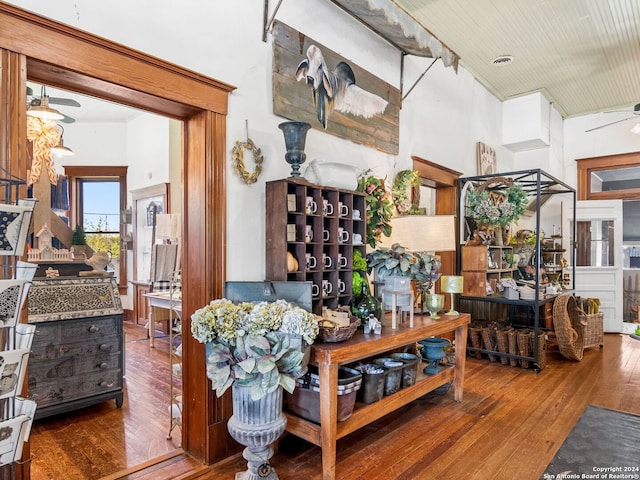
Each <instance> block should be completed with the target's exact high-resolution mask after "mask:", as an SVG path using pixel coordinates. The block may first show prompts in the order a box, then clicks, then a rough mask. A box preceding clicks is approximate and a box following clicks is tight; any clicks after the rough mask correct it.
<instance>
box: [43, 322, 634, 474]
mask: <svg viewBox="0 0 640 480" xmlns="http://www.w3.org/2000/svg"><path fill="white" fill-rule="evenodd" d="M128 340H130V339H129V338H128ZM165 342H166V341H165ZM135 343H136V346H135V347H134V346H133V345H132V346H131V348H127V354H128V355H127V357H128V358H127V395H126V396H125V403H124V405H123V408H122V409H121V411H120V412H118V410H117V409H115V407H114V405H113V402H105V403H104V404H101V405H99V406H96V407H95V408H93V407H92V408H90V409H86V410H88V411H87V412H86V416H87V418H84V416H85V412H83V413H82V415H80V414H76V415H73V416H70V417H69V419H67V420H64V419H63V418H58V419H56V420H49V421H47V420H44V421H42V422H36V425H35V426H34V436H33V437H32V447H31V448H32V451H33V452H34V453H36V455H37V457H36V459H35V460H34V461H33V466H32V469H31V470H32V478H33V479H34V480H41V479H56V480H57V479H76V478H77V479H85V478H86V479H92V478H100V476H105V478H106V479H109V480H111V479H117V478H127V479H149V480H169V479H185V480H186V479H192V478H198V479H200V480H213V479H215V480H221V479H233V478H234V476H235V473H236V472H238V471H243V470H244V469H245V460H244V459H243V458H242V456H241V455H237V456H235V457H232V458H230V459H226V460H225V461H223V462H220V463H219V464H216V465H212V466H209V467H206V466H202V465H199V464H198V463H197V462H196V461H195V460H194V459H191V458H190V457H188V456H186V455H180V456H177V457H172V456H171V458H168V459H167V460H166V461H165V462H163V463H162V464H160V465H156V466H153V467H149V468H147V469H144V470H142V471H135V472H133V471H132V472H128V471H126V470H125V471H121V472H119V473H118V474H115V475H108V474H109V473H113V472H115V471H117V470H123V469H126V468H130V467H132V466H133V465H137V464H138V463H141V462H138V461H137V459H140V458H143V457H144V456H145V454H146V455H148V456H147V459H149V458H151V457H152V456H156V457H157V456H159V455H162V454H164V453H169V452H171V451H173V449H175V448H176V447H177V440H176V439H174V441H173V442H167V441H166V440H165V437H166V433H167V428H168V423H167V422H168V412H167V402H168V401H167V400H165V399H164V398H168V393H167V395H166V397H163V398H162V399H160V398H158V400H157V401H153V400H149V399H153V398H155V397H153V396H151V395H149V397H147V400H143V399H142V398H144V397H141V396H140V395H143V394H142V393H134V391H135V392H137V390H136V389H134V387H133V385H131V382H132V381H133V379H134V377H135V376H136V375H141V376H145V375H144V371H145V370H146V369H160V368H162V367H161V366H162V365H166V367H164V368H166V369H167V370H166V372H165V373H166V374H165V373H163V374H162V375H160V376H159V377H160V378H159V380H158V382H159V383H158V384H157V385H156V387H154V388H155V389H157V390H158V391H160V388H162V387H161V386H160V385H161V383H162V382H166V381H167V380H168V361H166V350H165V351H164V355H165V357H164V359H159V358H160V357H161V354H162V352H163V347H162V346H159V343H156V345H157V348H156V350H153V349H149V348H148V342H144V341H139V342H135ZM136 347H140V348H139V350H140V352H141V353H140V360H138V361H134V359H133V357H134V355H136V354H135V353H133V352H134V348H136ZM164 348H165V349H166V348H167V347H166V345H165V346H164ZM547 358H548V361H547V366H546V368H545V369H544V370H543V371H542V372H541V373H540V374H536V373H534V372H533V371H532V370H523V369H521V368H516V367H511V366H508V365H502V364H500V363H499V362H497V363H490V362H489V361H488V360H476V359H473V358H467V368H466V377H465V394H464V401H463V402H462V403H456V402H455V401H454V400H453V394H452V392H447V393H440V394H435V393H432V394H429V395H427V396H425V397H423V398H421V399H419V400H417V401H415V402H413V403H411V404H410V405H408V406H407V407H406V408H404V409H401V410H400V411H397V412H394V413H392V414H390V415H387V416H386V417H384V418H382V419H380V420H379V421H377V422H375V423H373V424H371V425H368V426H366V427H364V428H362V429H360V430H359V431H357V432H354V433H353V434H351V435H349V436H347V437H345V438H344V439H342V440H340V441H339V442H338V457H337V460H338V462H337V478H338V479H341V480H343V479H346V480H352V479H354V480H356V479H364V478H366V479H367V480H393V479H402V480H413V479H418V480H421V479H425V480H426V479H442V480H450V479H456V480H465V479H474V480H488V479H491V480H494V479H495V480H502V479H504V480H507V479H509V480H512V479H516V478H517V479H522V480H528V479H532V480H533V479H538V478H540V476H541V475H542V473H543V472H544V468H545V467H546V465H547V464H548V463H549V462H550V461H551V459H552V458H553V456H554V455H555V453H556V451H557V450H558V449H559V448H560V445H561V444H562V442H563V441H564V439H565V438H566V436H567V435H568V434H569V432H570V431H571V429H572V427H573V425H574V424H575V422H576V421H577V419H578V418H579V417H580V415H581V413H582V411H583V410H584V408H585V407H586V406H587V405H588V404H594V405H600V406H603V407H607V408H613V409H618V410H624V411H628V412H631V413H636V414H640V388H639V387H640V341H636V340H633V339H631V338H630V337H629V336H628V335H617V334H607V335H605V347H604V348H603V349H595V348H591V349H588V350H586V351H585V355H584V359H583V360H582V361H581V362H571V361H568V360H565V359H564V358H563V357H561V356H560V354H559V353H558V352H549V353H548V355H547ZM155 360H158V361H159V362H160V363H159V364H158V365H159V366H158V367H154V366H153V365H154V361H155ZM132 363H135V366H132ZM136 370H138V371H136ZM134 396H135V397H134ZM114 413H115V414H114ZM154 415H158V416H162V418H163V421H158V420H157V419H155V418H153V417H154ZM164 419H166V422H165V421H164ZM58 422H60V424H58ZM44 423H48V424H49V425H48V426H49V427H51V428H45V425H44ZM53 423H55V424H56V425H55V428H56V429H57V430H54V429H53V426H52V425H51V424H53ZM78 424H84V425H80V426H78ZM156 424H157V425H156ZM76 429H80V430H81V433H80V434H78V438H77V439H76V440H72V439H71V438H72V435H69V432H70V431H73V430H76ZM36 432H37V433H36ZM176 435H178V433H176ZM143 445H144V446H145V448H144V449H143V450H144V451H145V453H141V452H140V451H139V452H137V453H133V452H132V451H129V448H132V449H136V448H140V447H141V446H143ZM88 459H91V460H92V462H93V463H94V464H96V466H90V465H89V464H90V462H88ZM134 459H135V460H134ZM143 461H144V460H143ZM272 463H273V465H274V467H275V468H276V469H277V471H278V474H279V476H280V479H281V480H288V479H295V478H305V479H307V480H317V479H320V478H322V467H321V451H320V449H319V448H318V447H315V446H313V445H311V444H309V443H307V442H305V441H303V440H301V439H299V438H297V437H295V436H292V435H285V436H284V437H283V439H282V440H281V442H280V446H279V450H278V453H277V454H276V455H275V456H274V457H273V459H272ZM107 475H108V476H107Z"/></svg>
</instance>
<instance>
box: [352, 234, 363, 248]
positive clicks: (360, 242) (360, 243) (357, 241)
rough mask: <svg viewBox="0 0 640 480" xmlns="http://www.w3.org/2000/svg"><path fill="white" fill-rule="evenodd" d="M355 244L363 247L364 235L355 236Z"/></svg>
mask: <svg viewBox="0 0 640 480" xmlns="http://www.w3.org/2000/svg"><path fill="white" fill-rule="evenodd" d="M353 244H354V245H362V235H360V234H359V233H354V234H353Z"/></svg>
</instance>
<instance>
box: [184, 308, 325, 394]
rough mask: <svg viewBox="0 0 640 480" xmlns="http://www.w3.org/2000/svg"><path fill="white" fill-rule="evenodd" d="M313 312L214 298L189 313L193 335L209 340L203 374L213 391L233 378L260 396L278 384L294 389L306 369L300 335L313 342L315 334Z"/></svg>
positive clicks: (308, 342)
mask: <svg viewBox="0 0 640 480" xmlns="http://www.w3.org/2000/svg"><path fill="white" fill-rule="evenodd" d="M318 331H319V326H318V321H317V320H316V317H315V315H313V314H312V313H310V312H307V311H306V310H304V309H302V308H300V307H298V306H296V305H294V304H291V303H289V302H286V301H284V300H276V301H275V302H259V303H256V304H254V303H249V302H242V303H237V304H236V303H233V302H231V301H230V300H227V299H224V298H223V299H218V300H213V301H212V302H211V303H210V304H209V305H206V306H204V307H203V308H201V309H199V310H197V311H196V312H195V313H194V314H193V315H192V316H191V334H192V335H193V337H194V338H195V339H196V340H198V341H199V342H201V343H206V344H207V376H208V377H209V378H210V379H211V382H212V387H213V388H214V389H215V390H216V395H217V396H218V397H219V396H221V395H222V394H223V393H224V392H225V391H226V390H227V389H228V388H229V387H230V386H231V385H232V384H233V383H234V382H237V384H238V385H242V386H248V387H251V395H252V398H254V399H256V400H257V399H259V398H262V397H263V396H265V395H266V394H268V393H270V392H272V391H274V390H275V389H276V388H278V386H279V385H282V387H283V388H284V389H285V390H287V391H288V392H293V389H294V388H295V379H296V378H297V377H299V376H301V375H302V374H304V371H305V369H306V364H305V360H307V358H306V357H305V352H304V351H303V350H304V349H301V348H300V347H299V346H296V337H297V336H300V337H301V338H302V339H304V341H305V342H306V346H307V347H308V345H311V344H312V343H313V342H314V340H315V338H316V336H317V335H318Z"/></svg>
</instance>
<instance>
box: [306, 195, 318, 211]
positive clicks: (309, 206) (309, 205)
mask: <svg viewBox="0 0 640 480" xmlns="http://www.w3.org/2000/svg"><path fill="white" fill-rule="evenodd" d="M305 211H306V212H307V215H310V214H313V213H316V212H317V211H318V205H317V204H316V202H315V201H314V200H313V197H307V202H306V210H305Z"/></svg>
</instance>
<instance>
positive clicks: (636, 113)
mask: <svg viewBox="0 0 640 480" xmlns="http://www.w3.org/2000/svg"><path fill="white" fill-rule="evenodd" d="M604 113H631V114H632V115H631V116H630V117H626V118H621V119H620V120H616V121H615V122H609V123H605V124H604V125H600V126H598V127H593V128H590V129H589V130H585V133H587V132H593V131H594V130H598V129H600V128H604V127H608V126H609V125H615V124H616V123H621V122H626V121H627V120H631V119H632V118H636V117H638V120H640V103H636V104H635V105H634V106H633V111H632V112H630V111H629V110H611V111H608V112H604Z"/></svg>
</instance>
